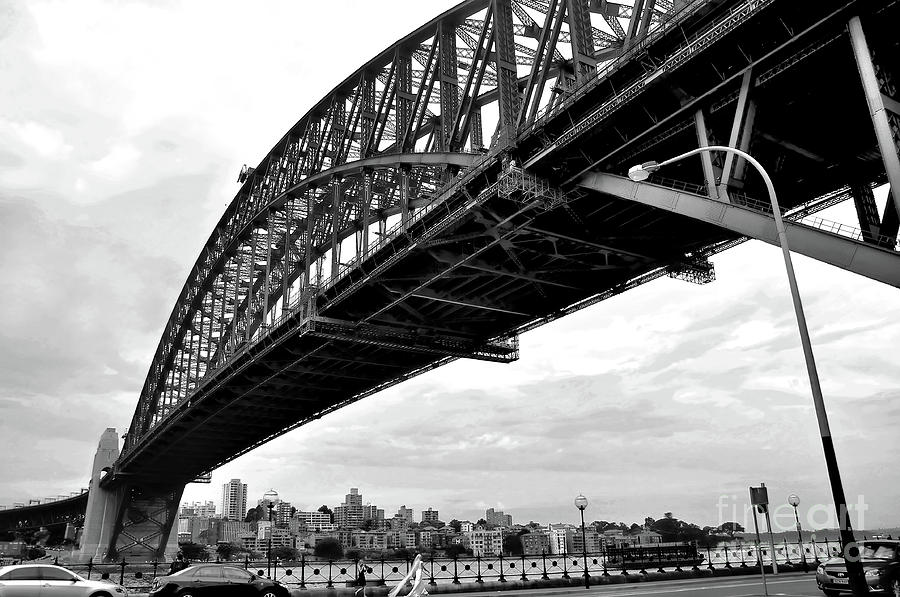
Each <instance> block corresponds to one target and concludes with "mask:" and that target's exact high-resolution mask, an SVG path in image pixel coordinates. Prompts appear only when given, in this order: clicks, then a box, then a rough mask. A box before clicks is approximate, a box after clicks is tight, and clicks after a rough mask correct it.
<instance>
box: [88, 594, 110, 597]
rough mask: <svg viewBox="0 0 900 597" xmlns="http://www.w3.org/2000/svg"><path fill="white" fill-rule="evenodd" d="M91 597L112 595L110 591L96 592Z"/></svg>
mask: <svg viewBox="0 0 900 597" xmlns="http://www.w3.org/2000/svg"><path fill="white" fill-rule="evenodd" d="M91 597H112V595H110V594H109V593H94V594H92V595H91Z"/></svg>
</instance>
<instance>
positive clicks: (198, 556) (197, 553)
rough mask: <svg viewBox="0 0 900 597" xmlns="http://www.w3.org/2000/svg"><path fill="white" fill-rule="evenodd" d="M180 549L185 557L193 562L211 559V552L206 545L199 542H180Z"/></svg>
mask: <svg viewBox="0 0 900 597" xmlns="http://www.w3.org/2000/svg"><path fill="white" fill-rule="evenodd" d="M178 549H180V550H181V553H182V554H184V557H185V559H187V560H188V561H191V562H198V561H199V562H205V561H206V560H208V559H209V553H208V552H207V551H206V547H205V546H203V545H200V544H199V543H194V542H192V541H186V542H184V543H179V544H178Z"/></svg>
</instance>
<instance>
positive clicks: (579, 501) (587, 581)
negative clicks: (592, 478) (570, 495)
mask: <svg viewBox="0 0 900 597" xmlns="http://www.w3.org/2000/svg"><path fill="white" fill-rule="evenodd" d="M587 505H588V501H587V498H586V497H584V496H583V495H581V494H579V495H578V497H576V498H575V507H576V508H578V510H579V511H581V554H582V555H583V556H584V588H585V589H590V588H591V576H590V574H588V563H587V535H586V534H585V532H584V509H585V508H587Z"/></svg>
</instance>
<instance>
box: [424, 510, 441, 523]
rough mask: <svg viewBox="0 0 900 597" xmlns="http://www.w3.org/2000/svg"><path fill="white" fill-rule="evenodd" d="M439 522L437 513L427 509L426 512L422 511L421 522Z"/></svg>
mask: <svg viewBox="0 0 900 597" xmlns="http://www.w3.org/2000/svg"><path fill="white" fill-rule="evenodd" d="M438 520H440V518H439V517H438V511H437V510H432V509H431V508H428V509H427V510H422V522H436V521H438Z"/></svg>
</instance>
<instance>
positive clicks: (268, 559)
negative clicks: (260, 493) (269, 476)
mask: <svg viewBox="0 0 900 597" xmlns="http://www.w3.org/2000/svg"><path fill="white" fill-rule="evenodd" d="M266 508H268V509H269V549H268V550H267V552H266V576H267V577H269V578H272V535H273V534H274V531H275V527H274V526H273V525H272V511H273V510H274V509H275V504H274V503H272V501H271V500H270V501H269V503H268V504H266Z"/></svg>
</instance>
